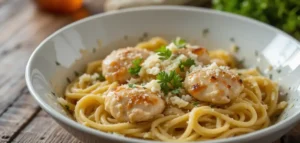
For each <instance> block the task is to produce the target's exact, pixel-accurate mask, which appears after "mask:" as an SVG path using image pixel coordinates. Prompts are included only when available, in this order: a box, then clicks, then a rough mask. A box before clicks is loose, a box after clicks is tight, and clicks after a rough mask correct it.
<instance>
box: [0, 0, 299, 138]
mask: <svg viewBox="0 0 300 143" xmlns="http://www.w3.org/2000/svg"><path fill="white" fill-rule="evenodd" d="M71 22H72V20H71V18H70V17H68V16H57V15H51V14H48V13H45V12H42V11H40V10H39V9H38V8H37V7H36V6H35V5H34V2H33V1H32V0H0V31H1V34H0V143H6V142H14V143H39V142H51V143H52V142H54V143H56V142H61V143H80V141H78V140H77V139H76V138H75V137H73V136H72V135H70V134H69V133H68V132H66V131H65V130H64V129H62V127H60V126H59V125H58V124H57V123H56V122H55V121H54V120H53V119H52V118H51V117H50V116H49V115H47V114H46V113H45V112H44V111H43V110H41V109H40V107H39V106H38V104H37V103H36V102H35V101H34V100H33V98H32V97H31V96H30V94H29V92H28V90H27V87H26V84H25V79H24V71H25V65H26V62H27V60H28V58H29V56H30V54H31V53H32V51H33V50H34V49H35V47H36V46H37V45H38V44H39V43H40V42H41V41H42V40H43V39H45V38H46V37H47V36H48V35H50V34H51V33H53V32H54V31H56V30H57V29H59V28H61V27H62V26H64V25H66V24H68V23H71ZM298 142H300V124H299V125H298V126H297V127H295V129H293V130H292V131H291V132H290V133H289V134H287V135H285V136H284V137H282V138H281V139H280V140H278V141H276V143H298Z"/></svg>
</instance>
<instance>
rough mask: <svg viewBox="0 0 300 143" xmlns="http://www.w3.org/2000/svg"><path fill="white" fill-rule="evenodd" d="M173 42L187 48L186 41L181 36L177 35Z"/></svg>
mask: <svg viewBox="0 0 300 143" xmlns="http://www.w3.org/2000/svg"><path fill="white" fill-rule="evenodd" d="M173 43H174V44H175V45H176V46H177V48H185V46H186V41H185V40H184V39H181V38H180V37H177V38H176V39H175V40H174V41H173Z"/></svg>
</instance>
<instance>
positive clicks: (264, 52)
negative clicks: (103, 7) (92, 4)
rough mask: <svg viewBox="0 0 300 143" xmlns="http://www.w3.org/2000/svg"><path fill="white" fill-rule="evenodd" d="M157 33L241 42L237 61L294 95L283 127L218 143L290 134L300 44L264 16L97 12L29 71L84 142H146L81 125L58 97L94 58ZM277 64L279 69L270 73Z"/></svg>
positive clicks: (56, 114) (210, 44)
mask: <svg viewBox="0 0 300 143" xmlns="http://www.w3.org/2000/svg"><path fill="white" fill-rule="evenodd" d="M153 36H162V37H164V38H167V39H169V40H171V39H174V38H175V37H176V36H180V37H182V38H184V39H186V40H187V41H189V42H190V43H193V44H199V45H201V46H203V47H206V48H208V49H228V50H229V48H230V47H231V46H232V44H236V45H238V47H239V51H238V53H237V58H238V59H239V60H242V61H244V64H245V66H246V67H249V68H251V67H252V68H253V67H257V68H259V69H260V70H261V71H262V72H263V73H265V75H266V76H269V77H270V78H272V79H273V80H275V81H278V82H279V84H280V86H281V88H282V89H283V92H284V93H287V94H285V95H286V97H282V98H283V99H285V100H287V101H288V104H289V105H288V107H287V109H286V110H285V111H284V113H283V114H282V115H281V116H280V117H279V121H278V123H277V124H275V125H273V126H271V127H268V128H266V129H262V130H260V131H257V132H254V133H250V134H247V135H242V136H238V137H234V138H229V139H222V140H218V142H223V143H225V142H242V141H251V140H255V139H259V138H263V137H268V136H270V135H272V134H275V133H277V135H282V134H284V133H285V132H287V131H288V129H289V128H291V127H292V126H293V124H295V123H296V121H297V120H298V119H299V117H300V114H299V111H300V110H299V109H300V103H299V102H298V100H299V98H300V97H299V95H300V94H299V92H300V78H299V77H300V67H299V64H300V51H299V43H298V42H297V41H296V40H294V39H293V38H291V37H290V36H288V35H287V34H285V33H283V32H281V31H279V30H277V29H275V28H272V27H270V26H267V25H265V24H262V23H259V22H257V21H254V20H251V19H247V18H244V17H240V16H236V15H233V14H227V13H221V12H217V11H212V10H206V9H200V8H190V7H178V6H176V7H171V6H157V7H143V8H134V9H127V10H120V11H119V12H110V13H106V14H102V15H96V16H92V17H90V18H87V19H84V20H81V21H79V22H76V23H73V24H71V25H68V26H66V27H64V28H63V29H61V30H59V31H57V32H56V33H54V34H53V35H51V36H50V37H48V38H47V39H46V40H44V41H43V42H42V43H41V44H40V45H39V47H38V48H37V49H36V50H35V51H34V53H33V54H32V56H31V58H30V59H29V62H28V65H27V69H26V81H27V85H28V88H29V89H30V92H31V93H32V95H33V97H34V98H35V99H36V100H37V101H38V102H39V104H40V105H41V107H42V108H43V109H45V110H46V111H47V112H48V113H49V114H50V115H51V116H52V117H53V118H54V119H56V120H57V121H58V122H59V123H60V124H61V125H62V126H63V127H65V128H66V129H67V130H68V131H70V132H71V133H72V134H74V135H76V136H77V137H79V138H80V139H82V140H85V141H86V139H87V138H92V139H90V140H91V141H94V140H97V139H99V140H101V139H103V140H106V139H107V140H113V141H122V142H141V140H138V139H130V138H125V137H121V136H115V135H111V134H107V133H103V132H101V131H96V130H94V129H90V128H88V127H85V126H82V125H80V124H78V123H76V122H75V121H73V120H72V119H71V118H70V117H69V116H68V114H66V112H65V111H64V110H63V108H62V107H61V106H60V105H59V104H58V102H57V100H56V97H57V96H63V90H64V88H65V86H66V85H67V84H68V82H69V81H70V80H72V79H74V78H75V77H76V75H77V73H82V72H83V70H84V67H85V64H86V63H88V62H90V61H93V60H96V59H103V58H104V57H105V56H106V55H107V54H109V53H110V52H111V51H112V50H114V49H118V48H122V47H127V46H134V45H135V44H136V43H137V42H139V41H141V40H145V39H148V38H149V37H153ZM270 65H271V66H272V67H273V69H272V70H271V71H269V72H266V71H267V69H268V68H269V66H270ZM278 137H280V136H278ZM278 137H277V138H278ZM273 140H274V139H273ZM267 141H271V139H270V140H267ZM212 142H214V141H212Z"/></svg>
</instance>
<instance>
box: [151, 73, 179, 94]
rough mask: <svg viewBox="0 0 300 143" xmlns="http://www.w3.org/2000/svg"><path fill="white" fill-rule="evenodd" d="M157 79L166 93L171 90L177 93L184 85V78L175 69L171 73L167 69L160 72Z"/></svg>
mask: <svg viewBox="0 0 300 143" xmlns="http://www.w3.org/2000/svg"><path fill="white" fill-rule="evenodd" d="M156 79H157V80H158V83H159V84H160V87H161V90H162V91H163V92H164V93H165V94H167V93H169V92H170V91H173V92H175V93H176V92H177V91H176V89H178V88H180V87H182V78H181V77H180V76H179V75H178V74H177V73H176V72H175V71H171V72H170V73H169V74H168V73H166V72H165V71H163V72H160V73H159V74H158V75H157V77H156ZM174 90H175V91H174ZM178 91H179V90H178Z"/></svg>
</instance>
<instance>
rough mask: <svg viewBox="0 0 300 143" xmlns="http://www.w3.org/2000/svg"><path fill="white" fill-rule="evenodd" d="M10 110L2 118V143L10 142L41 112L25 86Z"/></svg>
mask: <svg viewBox="0 0 300 143" xmlns="http://www.w3.org/2000/svg"><path fill="white" fill-rule="evenodd" d="M20 94H21V96H20V98H18V99H17V100H16V101H15V102H14V103H13V104H12V106H11V107H10V108H8V109H7V111H6V112H4V113H3V114H2V115H1V116H0V135H1V136H0V143H4V142H9V141H10V140H11V139H13V138H14V137H15V136H16V135H17V133H18V132H19V131H21V129H22V128H23V127H24V126H25V125H26V124H27V123H28V122H29V121H30V120H31V119H32V118H33V117H35V115H36V113H38V111H40V110H39V109H40V108H39V106H38V104H37V103H36V102H35V101H33V98H32V97H31V95H30V94H29V92H28V90H27V87H26V86H24V87H23V89H22V90H21V91H20Z"/></svg>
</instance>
